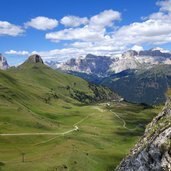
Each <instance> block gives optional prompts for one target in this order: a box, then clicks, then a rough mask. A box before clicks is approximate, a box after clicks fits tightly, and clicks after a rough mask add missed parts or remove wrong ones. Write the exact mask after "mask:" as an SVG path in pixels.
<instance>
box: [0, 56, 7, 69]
mask: <svg viewBox="0 0 171 171" xmlns="http://www.w3.org/2000/svg"><path fill="white" fill-rule="evenodd" d="M7 68H9V65H8V62H7V60H6V58H5V57H4V56H2V54H1V53H0V69H2V70H5V69H7Z"/></svg>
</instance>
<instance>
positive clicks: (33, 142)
mask: <svg viewBox="0 0 171 171" xmlns="http://www.w3.org/2000/svg"><path fill="white" fill-rule="evenodd" d="M38 65H40V64H37V65H36V66H34V67H33V66H32V65H29V64H27V65H24V66H23V67H21V68H19V69H10V70H9V71H6V72H4V71H0V133H17V132H18V133H21V132H64V131H68V130H70V129H73V125H74V124H75V123H77V122H79V121H82V122H80V123H78V124H76V125H77V126H78V127H79V131H77V132H76V131H75V132H73V133H70V134H67V135H65V136H49V135H47V136H24V137H22V136H21V137H0V169H1V170H8V171H11V170H13V171H27V170H28V171H30V170H33V171H34V170H35V171H39V170H40V171H42V170H46V171H47V170H48V171H53V170H73V171H76V170H78V171H80V170H87V171H90V170H91V171H94V170H98V171H103V170H109V169H111V168H113V167H115V166H116V165H117V164H118V163H119V162H120V160H121V159H122V158H123V157H124V156H125V155H126V153H128V151H129V149H130V148H131V147H132V146H133V145H134V144H135V142H136V141H137V139H138V138H139V136H141V135H142V134H143V130H144V128H142V126H143V125H144V124H146V123H148V122H149V121H150V120H151V118H152V117H153V116H154V115H155V114H156V113H157V112H158V110H159V109H158V108H149V109H145V108H144V107H143V106H138V105H132V104H128V103H124V102H123V103H120V104H118V103H113V104H112V106H111V110H112V111H114V112H116V113H117V114H118V115H119V116H120V117H122V118H123V119H124V120H125V121H126V123H127V127H129V128H135V127H136V129H135V130H134V131H130V130H126V129H125V128H123V127H122V125H123V124H122V122H121V120H119V119H118V118H117V117H116V116H115V115H114V114H113V113H112V112H111V111H110V110H109V109H107V108H106V107H105V104H99V105H82V104H80V103H79V102H78V101H76V100H74V99H72V98H71V97H70V96H69V95H70V91H72V90H68V88H67V87H68V86H69V87H70V88H73V89H74V90H79V91H83V92H85V93H86V94H89V95H90V96H93V92H92V90H91V89H90V88H89V86H88V83H87V82H86V81H84V80H82V79H79V78H76V77H73V76H68V75H66V74H61V73H58V72H56V71H53V70H51V69H49V68H47V67H44V66H42V65H41V66H38ZM74 82H75V83H76V84H75V83H74ZM56 95H57V97H56ZM45 99H46V100H45ZM137 125H138V127H137ZM50 140H51V141H50ZM22 152H24V153H25V162H24V163H22V162H21V153H22ZM2 165H3V166H2Z"/></svg>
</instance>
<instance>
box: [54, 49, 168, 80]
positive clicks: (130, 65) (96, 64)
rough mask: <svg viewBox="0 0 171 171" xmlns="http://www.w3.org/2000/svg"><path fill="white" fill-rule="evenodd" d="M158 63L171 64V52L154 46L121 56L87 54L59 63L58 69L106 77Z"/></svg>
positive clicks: (131, 51) (129, 51) (127, 52)
mask: <svg viewBox="0 0 171 171" xmlns="http://www.w3.org/2000/svg"><path fill="white" fill-rule="evenodd" d="M158 64H171V52H169V51H167V50H164V49H161V48H153V49H150V50H144V51H139V52H138V51H135V50H128V51H126V52H124V53H123V54H122V55H120V56H113V57H107V56H95V55H92V54H88V55H86V56H85V57H84V58H83V57H79V58H72V59H70V60H69V61H67V62H64V63H61V64H60V65H57V68H58V69H61V70H63V71H67V72H80V73H85V74H93V75H97V76H99V77H106V76H108V75H110V74H111V73H119V72H122V71H124V70H128V69H140V68H143V69H145V68H151V67H153V66H154V65H158Z"/></svg>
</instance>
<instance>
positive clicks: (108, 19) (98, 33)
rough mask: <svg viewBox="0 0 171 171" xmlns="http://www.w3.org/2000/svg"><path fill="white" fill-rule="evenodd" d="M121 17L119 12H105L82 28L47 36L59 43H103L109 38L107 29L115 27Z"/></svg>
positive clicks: (52, 33)
mask: <svg viewBox="0 0 171 171" xmlns="http://www.w3.org/2000/svg"><path fill="white" fill-rule="evenodd" d="M120 17H121V15H120V13H119V12H118V11H113V10H105V11H103V12H101V13H100V14H98V15H95V16H93V17H91V18H90V20H89V23H88V24H87V25H85V26H84V27H80V28H69V29H64V30H60V31H57V32H51V33H47V34H46V36H45V37H46V39H50V40H51V41H54V42H55V41H56V42H59V41H60V40H82V41H102V40H104V39H107V38H108V37H107V36H106V35H105V33H106V28H107V27H111V26H113V23H114V21H115V20H119V19H120Z"/></svg>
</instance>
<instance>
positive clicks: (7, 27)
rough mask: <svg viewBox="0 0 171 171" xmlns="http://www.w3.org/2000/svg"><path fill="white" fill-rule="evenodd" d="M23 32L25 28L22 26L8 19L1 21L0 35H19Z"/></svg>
mask: <svg viewBox="0 0 171 171" xmlns="http://www.w3.org/2000/svg"><path fill="white" fill-rule="evenodd" d="M23 32H24V30H23V29H22V28H21V27H20V26H17V25H14V24H11V23H9V22H7V21H0V36H4V35H8V36H18V35H21V34H22V33H23Z"/></svg>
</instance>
